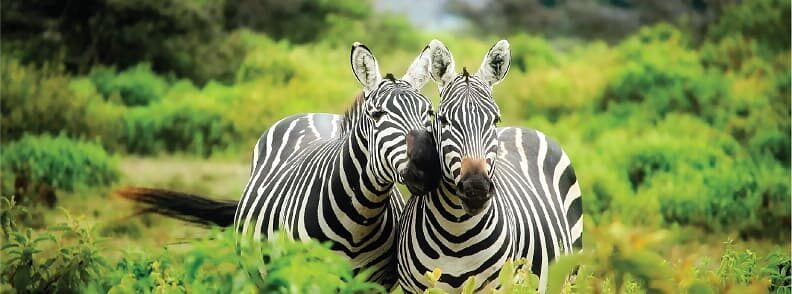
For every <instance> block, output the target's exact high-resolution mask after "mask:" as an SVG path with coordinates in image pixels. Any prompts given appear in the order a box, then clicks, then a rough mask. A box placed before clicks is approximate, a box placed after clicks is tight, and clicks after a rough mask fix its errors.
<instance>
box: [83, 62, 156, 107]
mask: <svg viewBox="0 0 792 294" xmlns="http://www.w3.org/2000/svg"><path fill="white" fill-rule="evenodd" d="M90 79H91V82H92V83H93V84H94V85H95V86H96V89H97V90H98V91H99V93H100V94H102V96H103V97H108V98H109V97H111V96H112V95H113V94H116V95H120V96H121V100H122V101H123V103H124V105H128V106H141V105H148V104H150V103H152V102H155V101H157V100H159V99H160V98H162V96H163V95H165V91H166V90H167V87H168V83H167V82H166V81H165V79H163V78H162V77H159V76H157V75H156V74H154V73H153V72H152V71H151V65H150V64H147V63H141V64H138V65H136V66H134V67H131V68H129V69H127V70H125V71H123V72H121V73H120V74H118V75H115V72H114V71H113V70H112V69H107V68H98V69H96V70H94V71H93V72H92V73H91V75H90ZM106 99H107V98H106Z"/></svg>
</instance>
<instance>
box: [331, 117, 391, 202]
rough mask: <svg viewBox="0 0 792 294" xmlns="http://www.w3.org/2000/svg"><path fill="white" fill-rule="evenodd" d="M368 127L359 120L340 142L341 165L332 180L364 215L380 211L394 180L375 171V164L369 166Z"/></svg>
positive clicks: (363, 121) (376, 168)
mask: <svg viewBox="0 0 792 294" xmlns="http://www.w3.org/2000/svg"><path fill="white" fill-rule="evenodd" d="M370 130H371V126H370V125H368V124H367V123H366V122H365V120H361V121H358V123H357V124H356V126H355V128H353V129H352V130H351V131H350V132H349V133H348V136H347V137H346V139H345V140H344V143H343V144H342V150H341V152H340V158H339V159H340V169H339V171H338V173H337V176H336V177H335V178H336V181H334V182H337V183H338V184H340V185H341V186H342V187H343V190H344V191H345V194H346V195H348V196H351V197H352V198H353V201H352V203H353V206H355V209H356V210H358V211H359V212H361V214H363V215H371V214H372V213H374V214H379V213H381V212H382V208H384V206H385V205H384V204H385V203H387V201H388V195H389V194H390V192H391V189H392V188H393V181H392V180H390V181H388V180H387V179H385V180H383V179H382V175H381V174H380V173H377V172H376V170H378V167H374V166H372V165H371V161H370V160H369V158H370V152H369V150H368V145H369V137H368V133H369V131H370ZM379 170H382V169H379ZM372 210H374V211H372Z"/></svg>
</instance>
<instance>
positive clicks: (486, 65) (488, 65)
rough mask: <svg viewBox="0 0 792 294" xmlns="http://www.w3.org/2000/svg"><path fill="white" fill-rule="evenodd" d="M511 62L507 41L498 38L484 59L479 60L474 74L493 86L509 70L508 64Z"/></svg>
mask: <svg viewBox="0 0 792 294" xmlns="http://www.w3.org/2000/svg"><path fill="white" fill-rule="evenodd" d="M510 64H511V50H510V49H509V41H506V40H500V41H498V43H495V45H494V46H492V48H491V49H490V50H489V52H487V55H486V56H484V61H483V62H481V67H480V68H479V70H478V72H477V73H476V76H477V77H478V78H479V79H481V80H482V81H484V82H485V83H487V84H488V85H490V86H493V85H495V84H497V83H499V82H500V81H502V80H503V78H504V77H506V73H507V72H509V65H510Z"/></svg>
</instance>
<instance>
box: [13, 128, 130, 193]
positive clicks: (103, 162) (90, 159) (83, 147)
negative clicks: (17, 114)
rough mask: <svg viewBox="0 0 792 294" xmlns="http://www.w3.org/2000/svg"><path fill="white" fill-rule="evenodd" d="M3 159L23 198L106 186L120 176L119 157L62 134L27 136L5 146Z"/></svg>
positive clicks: (16, 188)
mask: <svg viewBox="0 0 792 294" xmlns="http://www.w3.org/2000/svg"><path fill="white" fill-rule="evenodd" d="M2 159H3V160H2V170H3V171H4V173H5V174H6V175H8V174H9V173H11V174H12V175H13V176H14V179H15V180H14V183H15V184H14V186H15V190H16V191H15V192H16V193H18V195H19V196H20V197H22V196H23V195H25V196H27V195H30V194H32V193H42V189H45V190H49V189H63V190H67V191H72V190H74V189H75V188H79V187H95V186H105V185H109V184H111V183H113V182H115V181H116V180H118V177H119V171H118V167H117V159H116V158H114V157H112V156H110V155H108V154H107V152H105V150H104V149H103V148H102V147H101V146H100V145H98V144H96V143H88V142H81V141H77V140H74V139H69V138H67V137H66V136H63V135H60V136H58V137H51V136H48V135H44V136H41V137H33V136H25V137H23V138H22V139H21V140H19V141H16V142H12V143H10V144H7V145H5V146H3V155H2ZM34 189H37V191H35V190H34ZM52 192H53V193H54V191H52ZM53 200H54V199H53Z"/></svg>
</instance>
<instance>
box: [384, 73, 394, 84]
mask: <svg viewBox="0 0 792 294" xmlns="http://www.w3.org/2000/svg"><path fill="white" fill-rule="evenodd" d="M385 78H386V79H388V80H390V81H391V82H395V81H396V78H395V77H393V74H392V73H387V74H385Z"/></svg>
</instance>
